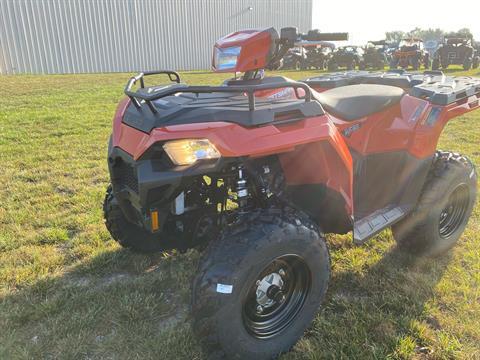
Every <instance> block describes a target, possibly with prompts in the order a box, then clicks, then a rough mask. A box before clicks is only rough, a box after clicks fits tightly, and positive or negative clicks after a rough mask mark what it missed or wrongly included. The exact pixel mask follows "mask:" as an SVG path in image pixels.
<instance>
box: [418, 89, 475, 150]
mask: <svg viewBox="0 0 480 360" xmlns="http://www.w3.org/2000/svg"><path fill="white" fill-rule="evenodd" d="M429 107H430V109H429V110H428V111H427V112H426V114H425V116H424V117H423V118H422V119H421V121H419V123H418V125H417V128H416V129H415V136H414V139H413V141H412V146H411V147H410V152H411V153H412V154H413V155H415V156H417V157H419V158H424V157H426V156H430V155H432V154H433V153H434V152H435V150H436V149H437V144H438V140H439V138H440V135H441V134H442V131H443V129H444V128H445V126H446V125H447V123H448V122H449V121H450V120H452V119H454V118H456V117H458V116H461V115H464V114H466V113H468V112H470V111H473V110H478V109H479V108H480V92H479V93H476V94H475V95H473V96H470V97H467V98H464V99H461V100H459V101H457V102H455V103H453V104H449V105H446V106H439V105H433V104H432V105H430V106H429Z"/></svg>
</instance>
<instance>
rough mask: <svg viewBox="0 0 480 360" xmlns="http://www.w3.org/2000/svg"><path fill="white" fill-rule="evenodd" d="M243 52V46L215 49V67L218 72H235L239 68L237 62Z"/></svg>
mask: <svg viewBox="0 0 480 360" xmlns="http://www.w3.org/2000/svg"><path fill="white" fill-rule="evenodd" d="M241 51H242V47H241V46H232V47H229V48H224V49H221V48H217V47H216V48H215V62H214V66H215V69H217V70H233V69H235V67H236V66H237V60H238V57H239V56H240V52H241Z"/></svg>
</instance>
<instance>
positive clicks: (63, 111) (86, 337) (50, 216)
mask: <svg viewBox="0 0 480 360" xmlns="http://www.w3.org/2000/svg"><path fill="white" fill-rule="evenodd" d="M453 71H454V72H455V74H458V75H460V74H465V73H463V72H461V71H460V70H456V71H455V70H453ZM314 73H315V72H293V71H292V72H282V74H284V75H286V76H289V77H292V78H294V79H300V78H305V77H307V76H310V75H312V74H314ZM468 74H469V75H476V76H480V72H479V70H478V69H477V70H475V71H471V72H469V73H468ZM183 76H184V79H185V81H186V82H188V83H192V84H193V83H197V84H218V83H220V82H221V80H223V79H224V78H226V77H227V75H225V76H223V75H214V74H211V73H207V72H205V73H200V72H195V73H185V74H183ZM128 77H129V74H106V75H58V76H27V75H25V76H3V77H0V80H1V83H2V91H1V94H2V95H1V96H0V329H1V331H0V358H1V359H11V358H13V359H16V358H22V359H23V358H29V359H30V358H32V359H34V358H35V359H38V358H47V359H49V358H61V359H71V358H72V359H73V358H75V359H103V358H105V359H133V358H138V359H204V358H206V354H204V353H203V352H202V350H201V348H200V347H199V345H198V343H197V342H196V340H195V338H194V336H193V334H192V332H191V330H190V327H189V319H188V316H189V312H188V307H189V302H190V282H191V278H192V276H193V274H194V272H195V268H196V264H197V261H198V259H199V256H200V255H199V254H198V253H197V252H196V251H190V252H188V253H186V254H156V255H150V256H145V255H136V254H133V253H131V252H129V251H126V250H122V249H121V248H120V247H119V246H117V245H116V243H115V242H114V241H113V240H112V239H111V238H110V236H109V234H108V232H107V231H106V229H105V227H104V225H103V219H102V210H101V209H102V201H103V196H104V191H105V188H106V186H107V184H108V181H109V180H108V173H107V166H106V150H107V140H108V137H109V134H110V130H111V118H112V116H113V113H114V110H115V106H116V103H117V102H118V101H119V99H121V98H122V89H123V87H124V84H125V82H126V81H127V79H128ZM440 148H442V149H449V150H455V151H458V152H462V153H464V154H466V155H468V156H469V157H470V158H471V159H472V160H473V161H474V162H475V163H476V165H477V167H479V166H480V111H477V112H476V113H469V114H467V115H466V116H462V117H459V118H457V119H455V120H453V121H452V122H451V123H450V124H449V125H448V127H447V128H446V131H445V132H444V134H443V135H442V138H441V141H440ZM328 242H329V246H330V250H331V256H332V263H333V277H332V281H331V286H330V289H329V291H328V295H327V299H326V301H325V303H324V305H323V307H322V309H321V311H320V313H319V314H318V316H317V318H316V319H315V321H314V323H313V324H312V326H311V327H310V329H309V330H308V331H307V332H306V333H305V336H304V337H303V338H302V340H301V341H300V342H299V343H298V344H297V345H296V346H295V347H294V348H293V349H292V351H291V352H290V353H288V354H286V355H284V356H283V357H282V359H304V358H306V359H323V358H345V359H346V358H349V359H371V358H378V359H384V358H402V359H403V358H420V359H424V358H432V359H450V358H472V359H473V358H477V359H480V205H478V203H477V206H476V208H475V210H474V214H473V216H472V218H471V219H470V222H469V225H468V228H467V230H466V231H465V234H464V236H463V237H462V239H461V240H460V243H459V244H458V246H457V247H456V248H455V249H454V250H453V251H451V252H450V253H449V254H448V255H447V256H445V257H443V258H441V259H437V260H426V259H415V258H411V257H408V256H406V255H404V254H402V253H400V252H398V251H397V250H396V249H395V244H394V241H393V239H392V237H391V234H390V232H389V231H386V232H383V233H381V234H380V235H379V236H377V237H376V238H375V239H373V240H372V241H370V242H369V243H367V244H366V245H365V246H363V247H356V246H353V245H352V243H351V240H350V238H349V237H347V236H329V237H328Z"/></svg>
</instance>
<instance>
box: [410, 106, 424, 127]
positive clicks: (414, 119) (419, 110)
mask: <svg viewBox="0 0 480 360" xmlns="http://www.w3.org/2000/svg"><path fill="white" fill-rule="evenodd" d="M426 106H427V104H426V103H423V104H420V105H419V106H418V107H417V110H415V113H414V114H413V116H412V118H411V119H410V120H408V122H410V123H414V122H417V120H418V119H419V118H420V116H421V115H422V113H423V110H425V107H426Z"/></svg>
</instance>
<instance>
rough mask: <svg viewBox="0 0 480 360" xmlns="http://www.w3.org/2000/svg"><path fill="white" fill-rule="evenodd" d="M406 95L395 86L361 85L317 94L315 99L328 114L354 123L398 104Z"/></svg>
mask: <svg viewBox="0 0 480 360" xmlns="http://www.w3.org/2000/svg"><path fill="white" fill-rule="evenodd" d="M404 94H405V91H403V89H401V88H398V87H395V86H388V85H375V84H360V85H347V86H340V87H338V88H334V89H330V90H327V91H324V92H322V93H316V94H315V97H316V98H317V100H318V101H319V102H320V104H322V106H323V108H324V109H325V110H326V111H327V112H329V113H331V114H332V115H334V116H336V117H338V118H340V119H342V120H346V121H352V120H356V119H360V118H362V117H364V116H368V115H370V114H373V113H376V112H379V111H382V110H383V109H385V108H387V107H389V106H392V105H394V104H397V103H398V102H399V101H400V100H401V99H402V96H403V95H404Z"/></svg>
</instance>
